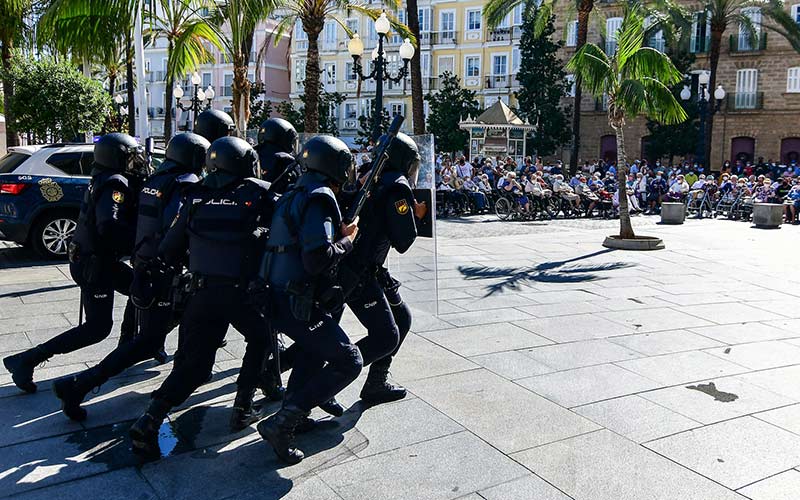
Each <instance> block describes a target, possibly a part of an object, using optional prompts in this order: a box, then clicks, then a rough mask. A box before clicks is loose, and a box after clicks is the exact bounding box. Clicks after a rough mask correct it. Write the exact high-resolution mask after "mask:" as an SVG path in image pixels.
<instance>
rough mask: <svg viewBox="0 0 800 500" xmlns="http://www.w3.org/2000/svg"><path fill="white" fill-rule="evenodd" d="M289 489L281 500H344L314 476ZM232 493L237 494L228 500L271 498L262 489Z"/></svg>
mask: <svg viewBox="0 0 800 500" xmlns="http://www.w3.org/2000/svg"><path fill="white" fill-rule="evenodd" d="M289 487H290V488H291V489H290V490H289V491H288V492H287V493H286V494H284V495H283V496H281V497H280V499H281V500H309V499H313V500H342V497H340V496H339V495H337V494H336V492H335V491H333V490H332V489H331V488H330V486H328V485H327V484H325V483H324V482H323V481H322V479H320V478H318V477H316V476H313V475H311V476H303V477H301V478H300V479H296V480H293V481H292V484H291V485H289ZM230 492H235V493H232V494H231V495H229V496H227V497H226V499H230V500H267V499H268V498H270V497H269V496H265V494H264V492H263V491H261V490H260V489H256V490H255V491H250V492H247V493H245V492H241V491H238V492H237V491H236V488H231V491H230ZM276 493H277V492H276ZM275 498H278V497H275Z"/></svg>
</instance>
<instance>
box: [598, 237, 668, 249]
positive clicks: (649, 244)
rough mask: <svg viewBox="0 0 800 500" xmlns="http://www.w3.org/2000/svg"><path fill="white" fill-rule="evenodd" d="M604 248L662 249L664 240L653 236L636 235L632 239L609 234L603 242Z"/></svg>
mask: <svg viewBox="0 0 800 500" xmlns="http://www.w3.org/2000/svg"><path fill="white" fill-rule="evenodd" d="M603 246H604V247H606V248H613V249H615V250H637V251H644V250H663V249H664V242H663V241H661V238H656V237H654V236H637V237H635V238H634V239H622V238H620V237H619V236H609V237H607V238H606V240H605V241H604V242H603Z"/></svg>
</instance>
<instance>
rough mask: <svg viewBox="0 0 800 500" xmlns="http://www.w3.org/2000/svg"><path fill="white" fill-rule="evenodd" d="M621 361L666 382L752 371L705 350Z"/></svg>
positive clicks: (623, 365)
mask: <svg viewBox="0 0 800 500" xmlns="http://www.w3.org/2000/svg"><path fill="white" fill-rule="evenodd" d="M617 364H618V365H619V366H621V367H623V368H625V369H627V370H630V371H632V372H635V373H638V374H639V375H642V376H644V377H647V378H649V379H651V380H657V381H658V382H661V383H662V384H663V385H677V384H683V383H685V382H693V381H695V380H705V379H709V378H713V377H724V376H726V375H733V374H737V373H744V372H747V371H749V370H748V369H747V368H745V367H743V366H741V365H737V364H734V363H731V362H730V361H725V360H724V359H720V358H718V357H716V356H712V355H711V354H708V353H706V352H702V351H687V352H676V353H672V354H663V355H661V356H652V357H649V358H640V359H634V360H630V361H621V362H618V363H617Z"/></svg>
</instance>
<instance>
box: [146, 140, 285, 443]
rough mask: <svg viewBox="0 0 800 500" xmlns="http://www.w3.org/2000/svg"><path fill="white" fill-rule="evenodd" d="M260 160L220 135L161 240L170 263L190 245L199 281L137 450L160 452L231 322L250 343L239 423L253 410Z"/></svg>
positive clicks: (266, 197) (267, 209)
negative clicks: (175, 359)
mask: <svg viewBox="0 0 800 500" xmlns="http://www.w3.org/2000/svg"><path fill="white" fill-rule="evenodd" d="M257 166H258V160H257V156H256V153H255V151H253V150H252V148H250V146H249V145H248V144H247V143H246V142H245V141H243V140H241V139H238V138H235V137H225V138H222V139H218V140H217V141H215V142H214V143H213V144H212V145H211V148H210V149H209V152H208V160H207V167H208V168H209V170H211V173H210V174H209V176H208V177H206V178H205V179H204V180H203V183H202V185H201V186H198V187H197V189H195V190H192V192H191V193H190V195H189V196H188V197H187V198H186V199H185V200H184V204H183V205H182V207H181V210H180V212H179V214H178V216H177V218H176V219H175V223H174V224H173V226H172V227H171V228H170V230H169V232H168V233H167V235H166V236H165V238H164V240H163V241H162V243H161V245H160V247H159V255H160V258H161V259H162V260H163V261H164V262H166V263H167V264H177V263H179V262H181V261H182V260H183V258H184V256H185V255H186V252H187V251H188V252H189V272H190V273H191V275H192V277H193V285H192V295H191V297H190V298H189V301H188V303H187V305H186V310H185V311H184V315H183V320H182V322H181V329H182V334H183V335H185V338H184V339H183V341H182V342H181V345H180V347H179V354H178V356H179V357H180V358H181V362H180V363H178V364H176V365H175V366H174V367H173V369H172V372H171V373H170V374H169V376H168V377H167V379H166V380H165V381H164V383H163V384H161V387H159V388H158V389H157V390H156V391H155V392H153V395H152V396H153V399H152V401H151V404H150V407H149V408H148V411H147V413H145V415H144V416H142V417H141V418H140V419H139V420H138V421H137V422H136V423H135V424H134V426H133V427H132V428H131V438H132V441H133V445H134V451H135V452H137V453H141V454H143V455H145V456H147V457H152V458H154V457H157V456H158V451H159V449H158V428H159V426H160V425H161V422H162V421H163V419H164V418H165V416H166V414H167V413H168V411H169V409H170V408H172V407H174V406H177V405H180V404H181V403H183V402H184V401H185V400H186V399H187V398H188V397H189V396H190V395H191V394H192V392H194V391H195V390H196V389H197V388H198V387H199V386H200V385H201V384H202V383H203V382H205V381H206V379H207V377H208V374H209V372H210V371H211V368H212V365H213V363H214V357H215V354H216V351H217V349H218V348H219V346H220V343H221V342H222V340H223V339H224V337H225V334H226V332H227V330H228V327H229V326H231V325H233V327H234V328H236V330H238V331H239V332H240V333H242V335H244V337H245V340H246V342H247V349H246V351H245V355H244V361H243V363H242V368H241V370H240V372H239V378H238V380H237V385H238V392H237V396H236V402H235V403H234V407H235V409H236V408H238V410H239V411H238V412H235V415H234V416H235V417H236V418H235V419H234V420H235V421H236V423H237V424H240V423H242V421H243V420H242V417H243V414H248V415H249V412H250V410H251V404H252V397H253V392H254V391H255V387H256V385H257V383H258V378H259V375H260V373H261V367H262V365H263V361H264V356H265V352H266V348H267V336H266V332H267V323H266V320H265V319H264V317H263V316H262V314H261V313H260V312H259V311H258V309H257V307H256V306H255V305H254V304H252V302H251V300H250V294H249V293H248V292H249V286H250V284H251V283H252V281H253V279H254V277H255V276H256V273H257V270H258V265H259V262H260V258H261V255H263V243H264V242H263V238H261V237H260V236H261V234H262V233H263V226H265V225H266V224H267V223H268V222H269V220H270V216H271V213H272V204H273V199H272V198H271V194H270V193H269V192H268V190H267V188H268V185H267V184H266V183H264V182H262V181H260V180H258V179H253V178H248V179H245V178H244V176H245V175H247V174H246V173H245V172H249V175H255V170H257ZM236 169H239V170H238V172H237V170H236ZM233 423H234V421H232V424H233ZM245 425H246V424H245Z"/></svg>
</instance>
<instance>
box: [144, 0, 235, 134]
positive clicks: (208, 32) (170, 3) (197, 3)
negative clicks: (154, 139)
mask: <svg viewBox="0 0 800 500" xmlns="http://www.w3.org/2000/svg"><path fill="white" fill-rule="evenodd" d="M212 5H213V4H211V3H210V2H209V1H207V0H185V1H181V2H175V1H174V0H159V1H158V6H159V7H160V8H159V9H155V10H154V12H151V16H152V17H151V19H152V20H151V23H152V28H151V29H150V30H149V34H150V36H151V37H152V39H153V40H156V39H159V38H163V39H165V40H166V41H167V72H166V78H165V79H164V80H165V85H166V88H165V89H164V93H165V95H164V141H165V142H167V141H169V140H170V138H171V137H172V88H173V87H174V85H175V80H179V79H180V78H182V77H183V76H184V75H186V74H187V73H190V72H192V71H194V70H195V69H196V68H197V67H198V66H199V65H200V64H204V63H209V62H212V61H213V59H214V57H213V55H212V54H211V51H209V50H208V48H207V45H206V44H210V45H213V46H215V47H217V48H218V49H220V50H221V49H222V44H221V43H220V41H219V37H218V36H217V32H216V30H215V29H214V27H213V26H211V25H210V24H209V23H208V21H207V20H206V19H204V18H203V17H201V16H199V15H198V11H199V10H200V9H201V8H204V7H206V8H210V7H211V6H212Z"/></svg>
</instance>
